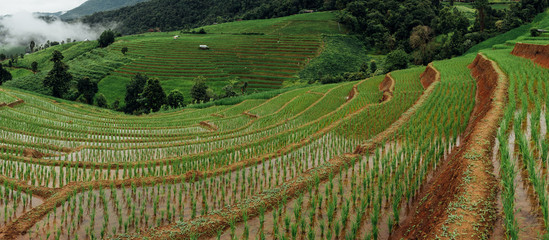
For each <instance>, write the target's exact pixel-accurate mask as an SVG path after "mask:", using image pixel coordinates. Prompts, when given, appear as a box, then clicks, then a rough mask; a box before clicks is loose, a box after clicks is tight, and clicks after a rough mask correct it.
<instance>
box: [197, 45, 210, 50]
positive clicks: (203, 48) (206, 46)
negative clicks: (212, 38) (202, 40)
mask: <svg viewBox="0 0 549 240" xmlns="http://www.w3.org/2000/svg"><path fill="white" fill-rule="evenodd" d="M198 48H199V49H200V50H208V49H210V47H208V45H200V46H198Z"/></svg>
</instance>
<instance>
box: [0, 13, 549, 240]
mask: <svg viewBox="0 0 549 240" xmlns="http://www.w3.org/2000/svg"><path fill="white" fill-rule="evenodd" d="M292 24H297V25H292ZM299 24H301V22H300V21H298V20H296V19H294V20H293V21H291V22H289V23H286V24H284V23H283V22H282V23H272V22H270V23H268V24H265V25H260V26H259V28H257V29H271V32H267V34H265V35H252V36H249V38H246V40H242V39H240V40H239V39H236V38H237V37H235V36H237V35H231V34H226V36H224V39H233V37H234V38H235V39H234V41H221V40H219V39H218V37H219V35H222V33H221V31H222V29H223V28H222V27H216V26H212V27H210V28H208V31H211V32H214V33H216V34H213V35H190V36H186V37H185V38H187V39H186V40H184V41H179V40H182V39H163V38H164V37H163V36H161V34H156V36H155V38H156V39H155V40H154V44H153V42H148V41H149V40H151V41H152V39H148V38H150V36H148V37H140V36H132V37H131V38H135V39H132V41H127V42H125V40H124V39H122V41H120V42H117V43H116V44H115V45H114V47H113V48H112V50H116V49H117V48H119V47H122V46H124V45H125V44H132V45H131V46H130V48H131V49H133V51H134V52H133V53H132V54H135V55H136V56H137V55H142V56H143V57H140V58H138V59H137V60H136V61H134V62H132V63H131V64H128V65H126V66H124V67H122V68H120V69H119V70H117V73H115V74H113V76H118V77H122V78H124V76H125V75H132V74H134V73H138V72H140V71H141V70H142V68H141V67H140V66H141V65H150V66H152V67H151V68H150V69H149V70H151V71H150V73H156V74H158V77H165V78H166V79H172V78H173V79H175V80H174V81H178V80H177V79H179V76H180V77H181V79H186V78H192V77H194V76H198V75H202V74H204V75H206V74H207V73H209V74H210V77H211V78H212V79H215V78H216V77H219V79H222V78H232V77H235V76H236V77H239V78H240V79H245V77H249V76H252V77H253V76H264V75H262V74H265V76H267V75H268V74H274V73H276V75H279V76H278V77H280V78H285V77H283V75H285V74H283V73H287V75H288V78H291V76H290V75H291V74H293V73H294V72H292V71H294V70H295V71H297V70H298V69H299V68H300V67H301V66H302V65H301V64H302V63H303V62H306V59H307V58H308V56H309V54H311V56H312V55H314V50H313V48H314V47H313V46H312V45H314V44H316V45H315V46H316V47H319V46H320V42H318V41H316V40H314V39H313V40H310V42H308V41H309V40H307V39H308V37H305V36H277V37H274V36H275V34H274V33H277V32H278V33H282V32H284V31H290V30H291V31H297V29H301V28H300V27H299V26H300V25H299ZM245 26H246V25H245V24H242V25H240V24H235V25H233V26H232V30H233V31H246V29H247V28H246V27H245ZM272 26H276V27H277V28H272ZM289 26H293V27H292V28H293V30H292V28H290V30H288V29H287V28H286V27H289ZM273 29H275V30H273ZM315 31H316V30H315ZM164 35H166V36H168V34H164ZM128 38H129V37H128ZM139 38H143V39H141V40H140V39H139ZM126 40H128V39H126ZM207 41H212V44H210V43H208V42H207ZM199 43H206V44H210V45H212V46H213V45H216V44H217V46H218V48H215V47H212V49H211V50H210V51H199V50H198V49H196V48H197V45H198V44H199ZM313 43H314V44H313ZM187 44H188V45H187ZM277 44H280V45H284V46H277ZM298 44H302V45H299V47H296V48H291V47H289V46H298ZM309 45H311V46H310V49H308V50H303V49H307V46H309ZM171 48H173V50H172V51H171V53H170V54H168V55H162V56H161V55H160V54H158V55H157V54H156V52H157V51H169V49H171ZM546 48H547V47H545V46H525V45H520V44H519V45H517V47H516V48H515V50H513V51H512V49H510V48H504V49H499V50H483V51H482V52H481V53H479V54H472V55H466V56H463V57H459V58H454V59H450V60H444V61H437V62H434V63H432V64H430V65H429V66H427V67H414V68H410V69H406V70H400V71H395V72H391V73H389V74H387V75H385V76H376V77H372V78H369V79H364V80H361V81H356V82H344V83H339V84H330V85H311V86H308V87H303V88H296V89H292V90H289V91H286V92H284V93H281V94H279V95H277V96H275V97H273V98H271V99H268V100H265V99H250V100H246V101H244V102H242V103H240V104H237V105H233V106H214V107H210V108H205V109H191V108H185V109H183V110H180V111H177V112H170V113H159V114H151V115H148V116H140V117H137V116H126V115H122V114H120V113H116V112H112V111H109V110H104V109H98V108H95V107H91V106H87V105H81V104H77V103H73V102H67V101H63V100H58V99H53V98H45V97H41V96H37V95H34V94H30V93H27V92H23V91H19V90H15V89H11V88H7V89H1V91H0V102H5V103H6V104H3V105H2V106H0V119H1V121H0V226H1V227H0V239H105V238H113V239H418V238H422V239H435V238H443V239H485V238H489V237H491V238H493V239H544V238H547V236H548V235H547V234H548V229H549V227H548V224H547V223H548V222H549V211H548V206H549V205H548V204H549V203H548V191H549V190H548V188H547V181H549V178H548V174H547V168H548V167H549V166H548V163H547V160H548V149H549V143H548V139H549V135H548V131H547V127H549V120H548V119H549V118H548V117H547V108H548V107H549V102H548V99H549V97H548V93H549V84H548V82H547V79H549V78H548V76H549V70H548V69H547V68H546V67H547V66H545V64H544V63H545V60H547V59H549V54H547V52H549V50H547V51H546V50H544V49H546ZM284 49H287V50H288V52H286V51H280V50H284ZM298 49H302V50H301V52H300V50H298ZM532 49H533V51H530V50H532ZM289 52H292V53H289ZM172 58H173V59H175V60H173V61H172ZM187 60H188V61H189V62H187ZM155 62H156V63H157V64H156V65H154V64H153V63H155ZM290 63H291V64H290ZM169 64H172V65H169ZM191 65H192V67H191ZM293 65H295V66H293ZM290 66H291V67H290ZM294 68H295V69H294ZM237 69H248V70H249V72H245V71H240V70H238V71H237ZM172 74H173V75H172ZM164 75H165V76H164ZM176 75H177V76H178V77H176ZM252 80H253V81H256V80H257V82H258V83H257V84H266V83H267V82H268V83H269V84H270V83H272V82H274V80H264V79H263V80H262V79H250V83H251V84H252V82H251V81H252ZM166 81H169V80H166ZM212 81H215V80H212ZM220 81H222V80H220ZM281 81H283V80H281ZM253 84H255V83H253ZM267 85H268V84H267ZM255 86H258V85H255ZM258 88H259V87H258Z"/></svg>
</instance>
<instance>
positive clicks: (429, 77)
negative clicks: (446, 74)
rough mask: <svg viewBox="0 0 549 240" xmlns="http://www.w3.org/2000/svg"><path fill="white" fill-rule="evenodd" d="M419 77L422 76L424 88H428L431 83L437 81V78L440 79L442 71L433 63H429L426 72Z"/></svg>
mask: <svg viewBox="0 0 549 240" xmlns="http://www.w3.org/2000/svg"><path fill="white" fill-rule="evenodd" d="M419 77H420V78H421V85H423V88H424V89H427V88H428V87H429V86H431V84H433V83H434V82H435V81H437V79H440V72H438V70H436V69H435V68H434V67H433V63H429V65H427V68H426V69H425V72H423V73H422V74H421V75H420V76H419Z"/></svg>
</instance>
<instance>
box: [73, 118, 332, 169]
mask: <svg viewBox="0 0 549 240" xmlns="http://www.w3.org/2000/svg"><path fill="white" fill-rule="evenodd" d="M330 119H331V120H329V121H332V122H333V121H334V120H335V119H334V118H330ZM293 124H296V123H294V122H290V123H288V124H284V125H280V126H279V127H278V128H274V129H270V130H269V131H266V132H259V133H256V134H252V135H245V136H242V137H239V138H235V139H227V140H223V141H222V142H221V143H219V142H203V141H202V142H201V143H200V144H196V145H185V146H184V147H183V148H182V147H171V148H160V149H159V148H153V147H148V148H142V149H137V150H136V151H133V150H132V149H131V148H128V149H121V150H119V151H116V150H115V151H110V150H101V149H88V148H85V149H83V150H81V151H77V152H74V153H72V154H69V155H67V156H65V157H63V160H68V161H82V160H84V161H90V160H94V159H98V161H99V162H108V161H109V159H116V161H118V162H124V161H127V162H129V161H145V160H151V159H166V158H170V157H171V159H172V160H177V159H178V158H179V156H183V155H189V154H197V153H207V154H209V155H210V156H211V155H212V153H208V152H210V151H212V150H217V151H216V152H215V153H216V154H217V155H220V154H225V155H226V154H227V151H224V152H223V151H222V149H223V148H224V147H226V146H229V145H238V144H240V143H243V142H246V143H248V144H247V145H245V146H242V147H240V146H239V147H235V148H233V149H234V150H237V151H239V152H240V153H241V154H236V155H237V156H241V157H244V158H251V157H253V156H254V155H258V154H264V153H268V152H272V151H273V150H277V149H279V148H280V147H283V146H285V145H287V144H290V143H291V142H296V141H300V140H301V139H303V138H304V137H305V136H308V135H310V134H311V133H312V132H314V131H318V129H319V127H320V126H319V125H316V126H311V125H310V124H309V125H308V126H304V127H299V126H295V125H293ZM292 129H299V131H293V132H292V131H290V130H292ZM283 131H285V132H283ZM277 132H282V133H279V134H278V136H277V135H276V133H277ZM265 136H269V137H268V138H267V139H264V138H265ZM277 137H278V138H277ZM284 137H285V138H286V139H283V138H284ZM258 139H263V140H262V141H261V142H254V141H255V140H258ZM281 140H282V141H281ZM267 141H271V142H270V143H269V144H258V143H265V142H267ZM250 142H251V143H250ZM216 144H217V145H216ZM208 146H210V147H208ZM269 146H272V147H269ZM250 148H251V149H250ZM90 152H91V153H92V154H93V156H92V155H90ZM104 152H108V153H109V154H108V155H105V154H102V153H104ZM166 153H167V154H166ZM97 154H99V155H97Z"/></svg>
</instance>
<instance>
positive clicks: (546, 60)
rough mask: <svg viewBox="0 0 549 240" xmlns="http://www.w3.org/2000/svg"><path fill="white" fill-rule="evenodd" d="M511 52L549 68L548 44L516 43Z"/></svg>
mask: <svg viewBox="0 0 549 240" xmlns="http://www.w3.org/2000/svg"><path fill="white" fill-rule="evenodd" d="M511 54H513V55H515V56H518V57H523V58H528V59H532V61H534V62H535V63H537V64H539V65H541V66H542V67H545V68H549V45H536V44H527V43H517V44H515V48H514V49H513V51H512V52H511Z"/></svg>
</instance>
